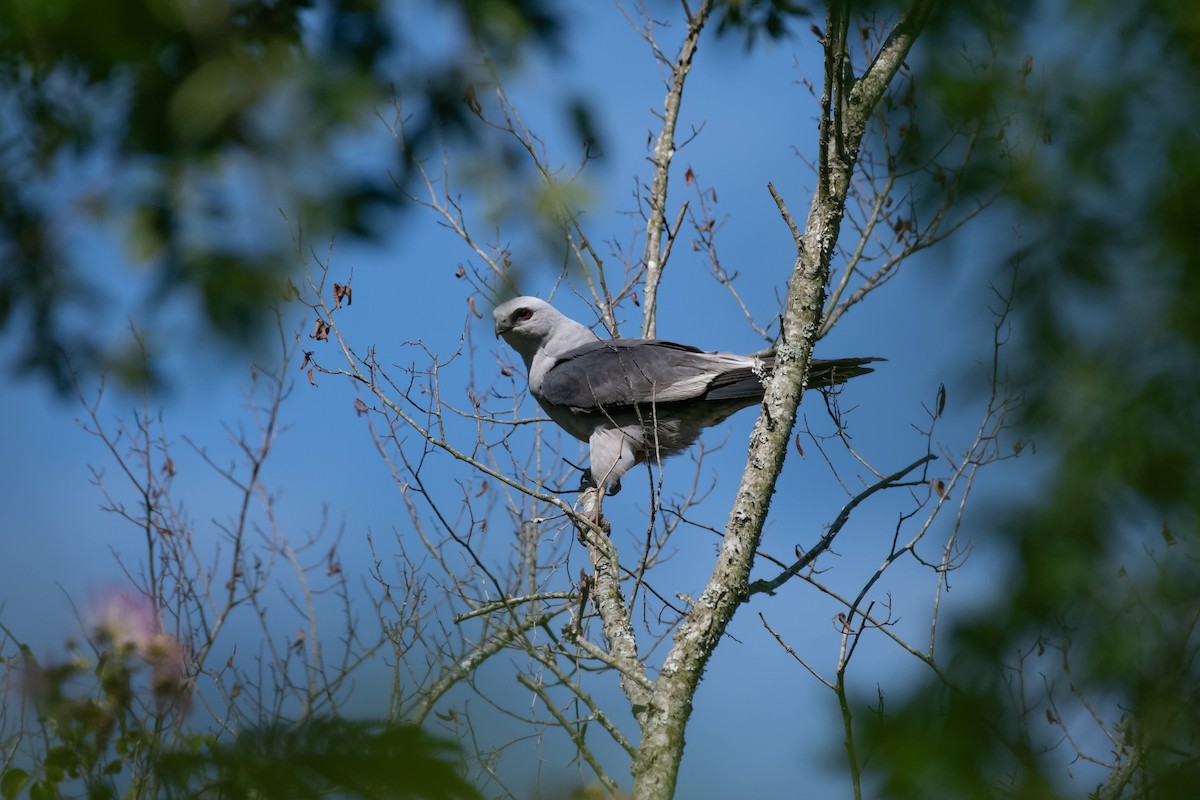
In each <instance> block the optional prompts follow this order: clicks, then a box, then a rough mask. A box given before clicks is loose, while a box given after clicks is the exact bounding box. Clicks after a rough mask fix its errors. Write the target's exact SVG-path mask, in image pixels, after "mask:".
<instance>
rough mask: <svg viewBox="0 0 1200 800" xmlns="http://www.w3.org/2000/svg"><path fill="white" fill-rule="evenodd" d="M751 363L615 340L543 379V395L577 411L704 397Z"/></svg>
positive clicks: (584, 351) (580, 353) (581, 353)
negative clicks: (716, 384)
mask: <svg viewBox="0 0 1200 800" xmlns="http://www.w3.org/2000/svg"><path fill="white" fill-rule="evenodd" d="M748 363H749V360H748V359H746V358H744V357H741V356H733V355H730V354H726V353H705V352H703V351H701V350H698V349H696V348H694V347H688V346H687V345H682V344H676V343H674V342H665V341H661V340H657V339H611V340H607V341H598V342H595V343H594V344H588V345H585V346H584V347H580V348H578V349H576V350H572V351H571V352H569V353H567V354H566V355H564V356H563V357H562V358H561V359H559V360H558V362H557V363H555V364H554V366H553V367H551V368H550V369H549V370H548V371H547V372H546V375H545V377H544V378H543V380H542V384H541V387H540V391H539V392H538V394H539V396H540V397H541V398H542V399H543V400H545V401H547V402H550V403H553V404H555V405H559V406H565V407H568V408H571V409H575V410H577V411H591V410H598V409H600V408H606V409H613V408H619V407H625V406H633V405H645V404H648V403H672V402H679V401H683V400H692V399H697V398H701V397H703V396H704V394H705V392H707V391H708V388H709V386H710V385H711V384H712V383H713V381H714V380H716V379H717V378H719V377H720V376H721V375H723V374H725V373H728V372H729V371H730V370H737V369H742V370H744V369H746V368H747V364H748Z"/></svg>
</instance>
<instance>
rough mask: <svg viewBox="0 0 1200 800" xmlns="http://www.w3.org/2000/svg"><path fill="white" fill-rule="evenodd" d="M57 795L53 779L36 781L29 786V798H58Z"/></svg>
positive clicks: (52, 799) (40, 799)
mask: <svg viewBox="0 0 1200 800" xmlns="http://www.w3.org/2000/svg"><path fill="white" fill-rule="evenodd" d="M58 797H59V794H58V786H57V785H56V784H55V783H54V782H53V781H49V780H44V781H38V782H37V783H35V784H33V785H32V786H30V787H29V800H58Z"/></svg>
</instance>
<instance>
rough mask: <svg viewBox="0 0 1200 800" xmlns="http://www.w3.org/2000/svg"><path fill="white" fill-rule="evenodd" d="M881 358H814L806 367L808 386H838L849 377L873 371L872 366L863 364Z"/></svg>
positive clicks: (819, 387) (813, 387)
mask: <svg viewBox="0 0 1200 800" xmlns="http://www.w3.org/2000/svg"><path fill="white" fill-rule="evenodd" d="M885 360H886V359H883V358H830V359H824V358H814V359H813V360H812V366H811V367H809V369H808V388H810V389H826V388H828V387H830V386H840V385H841V384H843V383H845V382H846V381H848V380H850V379H851V378H857V377H858V376H859V375H866V374H867V373H868V372H874V371H875V368H874V367H868V366H865V365H866V364H870V363H871V362H872V361H885Z"/></svg>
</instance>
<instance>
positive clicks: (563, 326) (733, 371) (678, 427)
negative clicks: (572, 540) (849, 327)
mask: <svg viewBox="0 0 1200 800" xmlns="http://www.w3.org/2000/svg"><path fill="white" fill-rule="evenodd" d="M492 316H493V317H495V320H496V336H497V337H501V336H503V337H504V341H506V342H508V343H509V344H510V345H511V346H512V348H513V349H514V350H516V351H517V352H518V353H519V354H520V355H521V358H522V359H524V361H525V367H526V369H527V370H528V373H529V391H530V392H531V393H532V394H533V396H534V398H535V399H536V400H537V401H538V405H540V406H541V407H542V410H543V411H545V412H546V414H547V415H548V416H549V417H550V419H552V420H554V421H555V422H556V423H558V425H559V427H561V428H562V429H563V430H565V431H566V432H567V433H569V434H571V435H572V436H574V437H575V438H576V439H579V440H580V441H584V442H587V443H588V446H589V448H590V451H591V467H590V478H591V485H593V486H598V487H603V488H604V489H605V490H606V491H607V492H608V494H616V493H617V492H618V491H619V490H620V488H621V476H622V475H624V474H625V473H626V472H628V471H629V470H630V469H631V468H633V467H634V466H635V465H637V464H640V463H641V462H643V461H647V460H653V459H657V458H663V457H666V456H669V455H674V454H676V453H680V452H682V451H684V450H686V449H687V448H688V447H690V446H691V445H692V443H693V442H695V441H696V437H698V436H699V435H700V431H701V430H702V429H703V428H707V427H709V426H710V425H716V424H717V423H718V422H721V421H722V420H724V419H725V418H726V417H728V416H729V415H730V414H732V413H734V412H735V411H739V410H741V409H743V408H746V407H748V406H752V405H754V404H756V403H760V402H762V398H763V381H764V380H765V379H766V376H767V375H768V374H769V373H770V370H771V367H772V365H773V364H774V358H773V357H770V356H768V357H766V358H756V357H754V356H739V355H735V354H733V353H706V352H704V351H702V350H699V349H697V348H695V347H689V346H688V345H684V344H676V343H674V342H667V341H663V340H661V339H601V338H600V337H599V336H597V335H596V334H595V333H593V332H592V331H591V329H589V328H588V327H587V326H586V325H582V324H580V323H578V322H576V321H575V320H573V319H570V318H569V317H566V316H563V315H562V314H560V313H559V312H558V311H556V310H555V309H554V308H553V307H552V306H551V305H550V304H549V303H547V302H545V301H544V300H539V299H538V298H536V297H517V298H514V299H512V300H509V301H508V302H507V303H504V304H503V305H500V306H498V307H497V308H496V310H495V311H493V312H492ZM877 360H879V359H875V358H839V359H834V360H830V361H824V360H821V359H816V358H814V359H813V360H812V366H811V367H810V369H809V373H808V385H809V387H811V388H822V387H828V386H836V385H837V384H840V383H842V382H843V381H846V380H848V379H850V378H853V377H855V376H858V375H862V374H864V373H867V372H871V371H872V370H871V368H870V367H867V366H864V365H865V364H867V363H869V362H871V361H877ZM585 480H586V476H585Z"/></svg>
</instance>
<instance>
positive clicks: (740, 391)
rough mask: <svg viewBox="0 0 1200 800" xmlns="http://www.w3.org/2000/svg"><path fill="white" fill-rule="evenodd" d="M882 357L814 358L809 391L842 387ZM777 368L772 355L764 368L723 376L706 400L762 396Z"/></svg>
mask: <svg viewBox="0 0 1200 800" xmlns="http://www.w3.org/2000/svg"><path fill="white" fill-rule="evenodd" d="M884 360H885V359H882V358H830V359H824V358H814V359H813V360H812V366H811V367H809V370H808V388H810V389H826V388H828V387H830V386H839V385H841V384H843V383H845V382H846V381H848V380H850V379H851V378H857V377H858V376H859V375H866V374H867V373H868V372H874V371H875V370H874V368H872V367H868V366H866V365H867V364H870V363H871V362H873V361H884ZM773 366H775V359H774V358H772V357H770V356H768V357H767V358H764V359H762V368H760V369H752V368H750V367H742V368H739V369H731V370H729V371H728V372H725V373H722V374H721V376H720V377H718V378H717V379H716V380H714V381H713V382H712V383H711V384H709V387H708V392H707V394H705V399H708V400H741V399H748V398H756V397H762V394H763V384H762V382H763V380H764V379H765V378H766V376H767V375H769V374H770V372H771V367H773Z"/></svg>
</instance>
